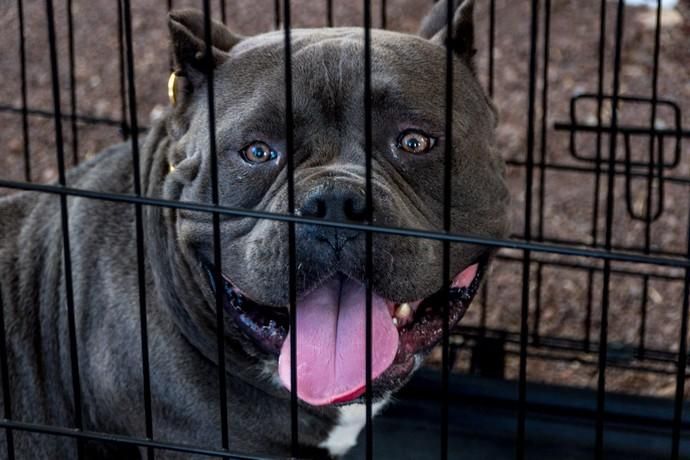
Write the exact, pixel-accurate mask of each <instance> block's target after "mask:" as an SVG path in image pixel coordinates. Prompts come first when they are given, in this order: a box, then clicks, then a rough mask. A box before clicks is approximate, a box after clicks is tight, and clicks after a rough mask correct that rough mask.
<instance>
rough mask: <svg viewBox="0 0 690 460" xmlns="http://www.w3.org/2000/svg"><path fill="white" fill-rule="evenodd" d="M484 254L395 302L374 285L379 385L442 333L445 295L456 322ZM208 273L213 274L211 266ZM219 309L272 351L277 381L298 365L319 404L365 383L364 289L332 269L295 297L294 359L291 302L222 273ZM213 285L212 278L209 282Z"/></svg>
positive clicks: (305, 390) (358, 392)
mask: <svg viewBox="0 0 690 460" xmlns="http://www.w3.org/2000/svg"><path fill="white" fill-rule="evenodd" d="M486 264H487V257H486V256H484V257H481V258H480V259H479V260H478V261H477V262H475V263H473V264H471V265H469V266H467V267H466V268H465V269H463V270H462V271H460V272H459V273H458V274H457V275H456V276H455V277H454V278H453V279H452V281H451V282H450V283H449V285H448V286H447V287H445V288H442V289H441V290H439V291H437V292H436V293H434V294H432V295H430V296H428V297H426V298H423V299H418V300H414V301H409V302H394V301H391V300H387V299H385V298H383V297H381V296H379V295H377V294H376V293H375V292H372V299H371V328H372V329H371V337H372V343H371V347H372V354H371V372H372V373H371V377H372V381H373V382H374V384H375V385H376V387H377V388H383V389H391V388H397V387H398V386H400V385H401V384H402V383H403V382H404V381H405V380H406V379H407V377H408V376H409V375H410V374H411V373H412V371H413V370H414V369H415V365H416V364H418V361H420V358H421V356H422V355H423V354H424V353H425V352H427V351H429V350H430V349H431V348H432V347H433V346H434V345H436V344H437V343H438V342H439V341H440V340H441V338H442V335H443V302H444V300H446V299H447V301H448V309H447V312H448V323H449V325H450V327H453V326H454V325H455V324H456V323H457V322H458V321H459V320H460V318H462V316H463V315H464V313H465V311H466V310H467V308H468V307H469V305H470V303H471V301H472V299H473V297H474V295H475V294H476V292H477V290H478V288H479V285H480V282H481V279H482V276H483V274H484V271H485V267H486ZM209 277H210V278H211V279H213V275H212V270H209ZM223 281H224V283H223V288H224V291H225V297H224V308H225V311H226V312H227V313H228V314H229V315H230V316H231V317H232V318H233V320H234V321H235V323H236V324H237V326H238V328H239V329H240V330H241V331H242V332H243V333H244V334H245V335H246V336H247V337H248V338H249V339H250V340H251V341H252V342H253V343H254V344H255V345H256V346H257V347H258V348H259V349H261V350H262V351H264V352H266V353H268V354H270V355H273V356H275V357H277V359H278V371H279V375H280V380H281V382H282V383H283V385H284V386H285V388H286V389H288V390H289V389H290V386H291V385H290V381H291V378H290V377H291V371H292V369H293V368H294V369H296V371H297V394H298V396H299V398H300V399H301V400H303V401H304V402H306V403H308V404H311V405H315V406H320V405H326V404H338V403H349V402H352V401H354V400H356V399H358V398H360V397H361V396H362V395H363V394H364V392H365V387H366V376H365V369H366V367H365V366H366V365H365V359H366V340H365V327H366V288H365V286H364V284H362V283H360V282H359V281H356V280H353V279H351V278H348V277H346V276H344V275H341V274H337V275H335V276H333V277H332V278H330V279H328V280H327V281H326V282H324V283H323V284H321V285H320V286H319V287H317V288H316V289H314V290H312V291H310V292H308V293H307V294H306V295H303V296H300V297H298V299H297V306H296V314H297V318H296V323H297V325H296V331H297V332H296V334H297V338H296V343H297V362H296V363H294V366H293V363H292V359H291V340H290V334H291V331H290V330H289V329H290V316H289V315H290V312H289V310H288V308H286V307H283V308H280V307H274V306H266V305H260V304H258V303H256V302H254V301H252V300H251V299H250V298H249V297H247V296H246V295H245V294H244V293H242V291H241V290H240V289H238V288H237V287H236V286H234V285H233V284H232V283H231V282H230V280H229V279H228V278H227V277H225V276H223ZM211 285H212V286H214V283H213V282H212V283H211Z"/></svg>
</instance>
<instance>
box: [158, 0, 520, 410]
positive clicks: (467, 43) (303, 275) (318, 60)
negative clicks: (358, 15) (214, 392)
mask: <svg viewBox="0 0 690 460" xmlns="http://www.w3.org/2000/svg"><path fill="white" fill-rule="evenodd" d="M170 29H171V32H172V44H173V51H174V52H173V57H174V64H175V74H176V78H175V79H174V81H172V88H171V91H172V93H173V95H174V104H173V107H172V108H171V110H170V113H169V115H168V116H167V118H166V122H165V123H166V131H167V133H168V137H167V141H166V144H165V145H166V147H165V149H164V151H165V161H166V164H165V165H161V166H160V167H159V169H160V172H161V176H162V177H164V178H163V179H162V180H163V181H164V182H163V183H164V190H165V196H166V197H168V198H173V199H180V200H183V201H193V202H203V203H211V202H213V186H212V171H213V165H212V159H211V149H210V136H209V128H208V127H209V101H208V94H209V92H208V87H207V85H208V84H209V75H211V74H212V76H213V80H212V81H213V93H214V98H215V124H216V135H215V141H216V146H217V147H216V150H217V173H218V176H217V177H218V184H217V185H218V202H219V203H220V204H221V205H222V206H227V207H232V208H241V209H245V210H254V211H263V212H271V213H279V214H286V213H287V212H288V179H287V159H288V155H291V156H292V161H293V163H294V167H295V170H294V191H295V194H294V209H295V213H296V214H297V215H299V216H302V217H310V218H314V219H323V220H329V221H338V222H346V223H356V224H363V223H365V222H366V221H367V219H368V216H369V215H371V219H372V222H373V224H375V225H379V226H388V227H402V228H408V229H422V230H435V231H442V230H443V229H444V171H445V170H446V169H449V170H450V178H451V187H452V196H451V198H452V199H451V202H450V215H449V217H450V231H452V232H455V233H463V234H473V235H480V236H486V237H501V236H503V235H504V233H505V231H506V207H507V196H508V195H507V190H506V187H505V184H504V182H503V178H502V171H503V167H502V163H501V160H500V157H499V155H498V153H497V152H496V151H495V149H494V126H495V123H496V120H495V113H494V111H493V108H492V105H491V103H490V101H489V100H488V99H487V97H486V96H485V94H484V92H483V90H482V88H481V86H480V85H479V83H478V81H477V78H476V77H475V75H474V70H473V66H472V55H473V53H474V50H473V41H472V33H473V32H472V29H473V26H472V2H471V1H464V2H462V4H461V5H460V6H459V7H458V8H456V10H455V15H454V18H453V21H452V28H451V32H452V35H451V37H450V38H447V29H446V7H445V2H440V3H438V4H437V5H436V6H435V7H434V8H433V9H432V11H431V13H430V14H429V16H428V17H427V18H426V19H425V20H424V22H423V24H422V28H421V31H420V34H419V35H418V36H413V35H406V34H401V33H395V32H388V31H382V30H372V31H371V100H370V107H371V120H372V123H371V127H372V131H371V134H372V138H371V139H372V141H371V165H372V168H371V184H372V202H373V207H372V208H371V209H370V210H369V209H367V206H366V203H367V200H366V193H365V191H366V186H365V183H366V181H365V177H366V169H365V164H366V160H365V159H366V152H365V146H366V142H365V100H364V94H365V74H364V70H365V64H364V62H365V61H364V56H365V47H364V32H363V30H362V29H359V28H336V29H315V30H305V29H302V30H301V29H295V30H292V32H291V41H292V54H291V59H292V90H293V98H292V101H293V112H292V113H293V114H294V129H293V130H292V138H293V139H294V143H293V145H292V148H291V149H290V150H288V148H287V141H286V95H285V87H286V85H285V68H284V62H285V60H284V52H285V49H284V32H282V31H281V32H273V33H268V34H263V35H258V36H255V37H248V38H244V37H239V36H237V35H235V34H233V33H232V32H230V31H229V30H228V29H227V28H225V27H224V26H223V25H221V24H219V23H213V24H212V30H211V34H210V35H211V38H212V44H213V48H212V55H211V56H208V55H206V53H205V51H206V45H205V42H204V32H205V29H204V20H203V16H202V15H201V14H200V13H199V12H195V11H192V10H181V11H176V12H173V13H171V15H170ZM447 41H449V43H450V44H451V46H452V47H453V51H454V57H453V87H452V95H453V101H452V133H453V134H452V140H451V139H447V138H446V128H445V127H446V47H445V44H446V42H447ZM449 142H451V146H452V151H451V162H450V164H446V162H445V160H444V156H445V150H446V146H447V144H448V143H449ZM168 163H169V164H170V167H169V169H168ZM166 222H167V225H168V228H167V230H166V232H168V234H169V240H170V241H171V243H170V246H169V252H170V256H171V259H172V260H174V263H172V264H171V267H173V268H172V272H171V273H170V276H169V279H170V280H172V281H174V283H172V285H171V287H170V290H171V291H172V293H171V294H170V295H169V301H170V303H171V304H175V305H176V307H175V308H176V312H175V314H176V315H177V316H178V318H179V321H178V322H179V324H181V325H182V326H183V327H184V329H185V330H186V333H187V334H188V335H189V336H190V339H191V341H192V342H193V343H195V344H196V345H197V346H198V347H199V348H200V349H202V350H203V351H204V352H205V353H206V354H207V356H208V357H209V358H210V359H212V360H216V359H217V356H218V355H217V354H216V351H215V349H216V342H215V337H216V335H215V332H216V329H215V327H216V326H215V319H216V312H215V305H216V295H219V296H220V300H221V303H222V304H223V309H224V313H223V314H224V318H225V323H224V328H225V341H226V343H225V346H226V349H227V350H228V353H227V360H228V366H229V367H228V368H229V372H233V373H236V374H239V375H241V376H243V378H246V379H248V380H252V381H254V382H255V384H256V385H259V386H264V388H265V389H266V390H267V391H273V392H277V394H283V395H285V396H287V394H288V393H287V391H285V389H284V388H281V389H279V390H276V389H275V387H274V388H273V389H271V388H270V387H271V386H274V385H275V382H278V381H279V382H282V385H283V386H284V387H285V388H289V387H290V372H291V367H294V368H295V369H296V370H297V382H298V384H297V393H298V395H299V397H300V399H301V400H303V401H304V402H306V403H309V404H312V405H326V404H335V403H342V402H349V401H353V400H355V399H357V398H359V397H360V396H361V395H362V393H363V391H364V387H365V373H364V372H365V354H366V353H365V349H366V346H365V324H366V308H365V306H366V295H365V292H366V289H365V281H366V273H367V269H366V265H367V264H366V260H367V258H366V236H365V234H364V233H363V232H359V231H355V230H352V229H344V228H337V227H333V226H320V225H311V224H310V225H307V224H301V223H300V224H295V226H294V232H295V234H294V241H295V243H296V244H295V247H294V249H295V251H294V261H295V267H296V279H295V280H294V281H295V288H296V296H297V301H296V305H294V311H290V309H289V304H290V301H289V293H290V271H289V266H290V249H289V247H290V245H289V241H290V231H289V224H288V223H286V222H284V221H278V220H270V219H257V218H251V217H236V216H221V217H219V223H218V225H219V228H220V243H221V247H222V251H221V258H220V262H221V264H220V265H221V266H220V267H216V266H215V263H216V262H217V260H216V259H215V258H214V248H213V241H214V237H213V226H214V225H213V219H212V217H211V216H210V215H209V214H202V213H199V212H193V211H177V212H175V211H169V212H168V219H167V221H166ZM443 253H444V251H443V243H441V242H439V241H433V240H430V239H423V238H416V237H408V236H401V235H396V234H383V233H374V234H373V235H372V273H371V277H370V280H371V288H372V301H371V314H372V316H371V327H372V338H373V341H372V348H373V353H372V362H371V363H372V377H373V379H374V389H375V392H376V394H377V395H381V394H384V393H387V392H390V391H393V390H395V389H397V388H398V387H399V386H400V385H402V383H404V381H405V380H406V379H407V377H408V376H409V375H410V374H411V372H412V371H413V370H414V369H415V368H416V366H417V365H418V364H419V363H420V362H421V359H422V357H423V356H424V354H425V353H426V352H427V351H428V350H429V349H430V348H431V347H433V346H434V345H435V344H436V343H437V342H438V341H439V340H440V338H441V331H442V324H443V321H442V316H441V313H442V311H443V309H442V305H441V304H442V302H443V301H444V299H448V307H449V308H448V312H449V320H450V325H451V326H452V325H454V324H455V323H456V322H457V321H458V320H459V319H460V317H461V316H462V314H463V313H464V311H465V309H466V308H467V307H468V305H469V302H470V301H471V299H472V296H473V295H474V293H475V292H476V290H477V287H478V285H479V282H480V280H481V277H482V275H483V274H484V273H485V271H486V268H487V263H488V260H489V251H488V250H487V249H486V248H484V247H480V246H477V245H469V244H452V245H451V246H450V274H449V277H448V279H444V275H443V272H444V269H443V265H444V264H443ZM217 268H220V270H221V272H222V280H223V282H222V283H221V285H218V283H216V282H215V281H214V275H213V273H214V271H215V270H216V269H217ZM219 291H220V292H219ZM291 314H292V315H296V332H295V331H289V324H290V323H289V315H291ZM295 333H296V343H297V354H296V356H297V362H296V363H292V362H291V348H290V347H291V345H290V334H295ZM291 365H292V366H291ZM257 369H261V370H262V372H264V373H266V372H268V373H269V374H270V375H272V376H273V377H276V378H274V379H264V380H261V379H260V378H259V377H258V371H257ZM270 380H273V381H272V382H269V381H270Z"/></svg>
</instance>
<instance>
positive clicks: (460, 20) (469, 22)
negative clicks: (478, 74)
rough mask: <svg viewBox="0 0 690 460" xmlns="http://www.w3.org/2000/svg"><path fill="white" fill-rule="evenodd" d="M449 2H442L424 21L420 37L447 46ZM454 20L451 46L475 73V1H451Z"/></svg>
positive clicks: (445, 0) (444, 0)
mask: <svg viewBox="0 0 690 460" xmlns="http://www.w3.org/2000/svg"><path fill="white" fill-rule="evenodd" d="M448 1H449V0H441V1H439V2H437V3H436V4H435V5H434V7H433V8H432V9H431V11H430V12H429V14H428V15H427V16H426V17H425V18H424V19H423V20H422V24H421V26H420V28H419V35H420V36H421V37H423V38H426V39H428V40H431V41H432V42H434V43H436V44H438V45H440V46H446V42H448V39H449V37H448ZM451 1H452V2H453V11H454V13H453V19H452V22H451V36H450V41H449V44H450V46H451V47H452V48H453V51H454V52H455V54H456V55H457V56H458V57H460V58H462V59H464V60H465V62H467V64H468V65H469V67H470V69H472V71H473V72H474V55H475V53H476V50H475V49H474V14H473V10H474V0H451Z"/></svg>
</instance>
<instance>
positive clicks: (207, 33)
mask: <svg viewBox="0 0 690 460" xmlns="http://www.w3.org/2000/svg"><path fill="white" fill-rule="evenodd" d="M212 27H213V25H212V22H211V1H210V0H204V42H205V51H204V60H205V66H204V67H205V70H206V97H207V102H208V136H209V155H210V159H211V201H212V203H213V206H218V204H219V201H220V199H219V193H218V151H217V146H216V104H215V85H214V73H215V69H214V64H213V42H212ZM213 267H214V272H213V276H214V283H215V285H216V342H217V344H218V387H219V406H220V407H219V409H220V429H221V434H220V438H221V446H222V448H223V450H228V448H229V446H230V439H229V433H228V400H227V398H228V395H227V383H226V375H225V327H224V326H225V323H224V318H223V295H224V291H223V289H221V288H220V287H221V286H223V265H222V254H221V246H220V214H218V211H214V212H213Z"/></svg>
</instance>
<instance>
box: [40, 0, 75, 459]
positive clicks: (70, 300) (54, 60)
mask: <svg viewBox="0 0 690 460" xmlns="http://www.w3.org/2000/svg"><path fill="white" fill-rule="evenodd" d="M45 5H46V19H47V21H48V48H49V52H50V73H51V83H52V93H53V110H54V117H53V121H54V122H55V147H56V149H57V163H58V182H59V184H60V186H61V187H65V186H66V175H65V152H64V144H63V137H62V107H61V105H60V73H59V70H58V57H57V42H56V38H55V13H54V10H53V1H52V0H46V3H45ZM60 217H61V226H62V245H63V257H64V270H65V273H64V275H65V298H66V303H67V321H68V329H69V331H68V332H69V350H70V361H71V372H72V392H73V398H74V400H73V403H74V423H75V426H76V428H77V430H79V431H81V430H82V429H83V422H82V401H81V381H80V377H79V355H78V350H77V327H76V323H75V313H74V291H73V286H72V256H71V251H70V237H69V216H68V208H67V195H66V194H65V193H60ZM77 456H78V458H79V459H80V460H81V459H82V458H83V457H84V441H83V439H81V438H80V439H78V440H77Z"/></svg>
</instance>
